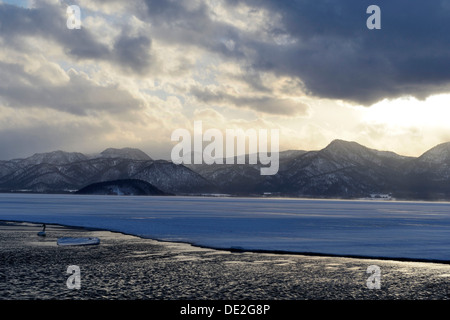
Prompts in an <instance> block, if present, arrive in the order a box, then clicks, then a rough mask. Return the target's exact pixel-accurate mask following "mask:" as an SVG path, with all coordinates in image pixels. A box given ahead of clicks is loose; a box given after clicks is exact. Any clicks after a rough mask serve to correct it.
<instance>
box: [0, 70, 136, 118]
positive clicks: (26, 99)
mask: <svg viewBox="0 0 450 320" xmlns="http://www.w3.org/2000/svg"><path fill="white" fill-rule="evenodd" d="M0 69H1V70H2V72H1V73H0V101H1V102H3V104H4V105H6V106H9V107H14V108H32V107H42V108H50V109H55V110H59V111H64V112H67V113H70V114H76V115H84V116H86V115H90V114H92V113H93V112H106V113H110V114H120V113H121V114H123V113H129V112H131V111H133V110H135V111H136V110H139V108H141V107H142V102H141V101H139V100H138V99H136V98H134V97H133V96H132V95H131V94H130V93H129V92H127V91H126V90H124V89H121V88H120V86H118V85H107V86H101V85H99V84H96V83H95V82H93V81H91V80H90V79H89V78H88V77H87V76H86V75H83V74H81V73H78V72H76V71H74V70H70V71H69V72H68V73H67V74H66V75H67V81H61V82H60V83H58V84H54V83H52V82H50V81H47V79H46V78H43V77H42V74H41V72H36V73H32V72H27V71H26V67H25V66H23V65H20V64H13V63H5V62H1V61H0ZM40 70H41V69H39V68H38V69H37V71H40ZM36 84H39V85H38V86H37V85H36Z"/></svg>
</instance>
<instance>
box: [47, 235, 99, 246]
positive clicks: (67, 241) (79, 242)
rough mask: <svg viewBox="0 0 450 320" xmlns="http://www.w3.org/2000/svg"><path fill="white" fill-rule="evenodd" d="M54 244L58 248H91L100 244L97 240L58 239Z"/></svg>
mask: <svg viewBox="0 0 450 320" xmlns="http://www.w3.org/2000/svg"><path fill="white" fill-rule="evenodd" d="M56 243H57V244H58V245H59V246H91V245H98V244H100V239H99V238H69V237H64V238H58V240H57V241H56Z"/></svg>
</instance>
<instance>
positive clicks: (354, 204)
mask: <svg viewBox="0 0 450 320" xmlns="http://www.w3.org/2000/svg"><path fill="white" fill-rule="evenodd" d="M0 219H1V220H15V221H30V222H39V223H49V224H50V223H56V224H63V225H68V226H81V227H92V228H100V229H107V230H112V231H119V232H123V233H127V234H133V235H137V236H141V237H146V238H152V239H159V240H167V241H182V242H189V243H192V244H195V245H201V246H207V247H214V248H243V249H249V250H280V251H292V252H314V253H323V254H337V255H357V256H369V257H391V258H411V259H433V260H448V261H450V203H443V202H442V203H440V202H399V201H370V200H368V201H356V200H355V201H346V200H305V199H277V198H233V197H223V198H221V197H119V196H84V195H41V194H39V195H38V194H0Z"/></svg>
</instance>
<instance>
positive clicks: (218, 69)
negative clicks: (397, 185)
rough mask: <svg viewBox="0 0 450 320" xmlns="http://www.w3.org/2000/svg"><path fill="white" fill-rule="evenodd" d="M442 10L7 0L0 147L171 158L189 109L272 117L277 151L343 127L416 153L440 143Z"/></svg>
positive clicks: (5, 152) (0, 62)
mask: <svg viewBox="0 0 450 320" xmlns="http://www.w3.org/2000/svg"><path fill="white" fill-rule="evenodd" d="M372 4H376V5H378V6H379V7H380V8H381V26H382V27H381V29H379V30H369V29H368V28H367V26H366V20H367V19H368V17H369V15H368V14H367V13H366V9H367V7H368V6H370V5H372ZM69 5H77V6H79V7H80V9H81V29H68V28H67V25H66V21H67V15H66V9H67V6H69ZM449 16H450V5H449V4H448V1H445V0H435V1H422V0H421V1H419V0H409V1H406V0H389V1H387V0H378V1H366V0H346V1H328V0H323V1H322V0H321V1H308V0H289V1H288V0H286V1H284V0H281V1H280V0H246V1H245V0H244V1H237V0H186V1H178V0H177V1H175V0H166V1H162V0H137V1H118V0H117V1H115V0H110V1H87V0H77V1H76V0H73V1H69V2H67V1H59V0H45V1H31V0H30V1H5V0H3V1H0V45H1V46H0V147H1V150H2V153H1V159H0V160H6V159H11V158H17V157H25V156H29V155H31V154H33V153H35V152H45V151H52V150H58V149H62V150H65V151H79V152H86V153H89V152H98V151H101V150H103V149H105V148H107V147H125V146H128V147H137V148H140V149H142V150H143V151H145V152H147V153H148V154H149V155H150V156H151V157H152V158H156V159H157V158H164V159H169V157H170V150H171V148H172V147H173V143H172V142H171V141H170V137H171V133H172V131H173V130H175V129H177V128H186V129H188V130H191V129H192V126H193V123H194V121H195V120H201V121H203V123H204V126H205V128H206V127H208V126H209V127H211V128H218V129H220V130H225V129H226V128H232V129H233V128H240V129H243V130H246V129H249V128H253V129H255V130H258V129H268V130H270V129H279V130H280V148H281V150H287V149H302V150H317V149H320V148H323V147H325V146H326V145H327V144H328V143H329V142H331V141H332V140H334V139H344V140H352V141H357V142H359V143H361V144H363V145H365V146H368V147H371V148H376V149H381V150H391V151H394V152H397V153H399V154H402V155H412V156H418V155H420V154H421V153H423V152H424V151H426V150H428V149H429V148H431V147H433V146H435V145H436V144H438V143H442V142H446V141H450V125H449V122H448V121H449V119H450V117H449V116H450V111H449V110H450V105H449V102H450V72H448V71H449V70H450V45H449V44H450V43H449V42H450V38H449V37H448V32H449V30H450V20H449V19H448V17H449Z"/></svg>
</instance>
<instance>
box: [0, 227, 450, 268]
mask: <svg viewBox="0 0 450 320" xmlns="http://www.w3.org/2000/svg"><path fill="white" fill-rule="evenodd" d="M3 222H6V223H7V222H12V223H22V222H24V223H31V224H36V225H42V224H44V223H45V224H46V225H53V226H60V227H65V228H71V229H80V230H86V231H104V232H112V233H117V234H122V235H126V236H132V237H137V238H140V239H143V240H153V241H157V242H161V243H169V244H170V243H172V244H185V245H190V246H193V247H196V248H199V249H210V250H217V251H225V252H232V253H260V254H277V255H298V256H306V257H329V258H348V259H360V260H380V261H398V262H421V263H433V264H444V265H450V260H439V259H414V258H403V257H383V256H363V255H339V254H332V253H320V252H298V251H287V250H264V249H245V248H239V247H231V248H220V247H212V246H203V245H198V244H194V243H191V242H184V241H170V240H163V239H157V238H150V237H148V238H147V237H142V236H139V235H135V234H131V233H125V232H122V231H115V230H110V229H102V228H94V227H81V226H73V225H66V224H60V223H46V222H36V221H28V220H27V221H25V220H2V219H0V223H3Z"/></svg>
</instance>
